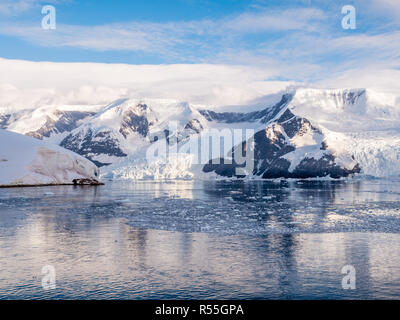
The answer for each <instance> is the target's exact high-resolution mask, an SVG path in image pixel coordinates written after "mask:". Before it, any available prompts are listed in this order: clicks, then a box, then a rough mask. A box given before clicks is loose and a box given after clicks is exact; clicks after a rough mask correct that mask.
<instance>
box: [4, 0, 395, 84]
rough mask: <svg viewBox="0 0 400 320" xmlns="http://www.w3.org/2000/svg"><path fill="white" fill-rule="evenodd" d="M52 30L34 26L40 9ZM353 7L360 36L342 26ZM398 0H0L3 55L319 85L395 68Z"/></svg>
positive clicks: (23, 58)
mask: <svg viewBox="0 0 400 320" xmlns="http://www.w3.org/2000/svg"><path fill="white" fill-rule="evenodd" d="M46 4H51V5H53V6H54V7H55V8H56V14H57V28H56V30H43V29H42V28H41V20H42V17H43V15H42V13H41V8H42V6H43V5H46ZM344 5H353V6H354V7H355V8H356V13H357V28H356V29H355V30H344V29H343V28H342V27H341V20H342V18H343V14H342V13H341V8H342V7H343V6H344ZM399 26H400V1H398V0H343V1H336V0H279V1H278V0H202V1H200V0H168V1H165V0H146V1H143V0H134V1H122V0H114V1H111V0H97V1H94V0H48V1H40V0H0V48H1V51H0V57H2V58H6V59H21V60H30V61H53V62H104V63H127V64H178V63H179V64H181V63H184V64H199V63H200V64H201V63H207V64H230V65H251V66H258V67H260V68H267V69H269V70H270V71H271V72H269V73H268V77H269V79H268V80H293V81H300V80H302V81H304V80H305V81H316V80H321V79H324V78H325V77H327V75H332V73H340V72H346V71H349V70H355V69H362V68H366V66H371V64H373V65H375V66H379V67H381V68H384V69H387V68H389V69H393V70H398V68H399V67H400V63H399V52H400V32H399V30H400V28H399Z"/></svg>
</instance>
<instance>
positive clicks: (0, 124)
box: [0, 114, 11, 129]
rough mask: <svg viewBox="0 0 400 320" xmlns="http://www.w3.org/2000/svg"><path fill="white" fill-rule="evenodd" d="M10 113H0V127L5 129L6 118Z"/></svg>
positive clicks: (6, 124)
mask: <svg viewBox="0 0 400 320" xmlns="http://www.w3.org/2000/svg"><path fill="white" fill-rule="evenodd" d="M10 117H11V115H10V114H3V115H0V129H7V126H8V120H9V119H10Z"/></svg>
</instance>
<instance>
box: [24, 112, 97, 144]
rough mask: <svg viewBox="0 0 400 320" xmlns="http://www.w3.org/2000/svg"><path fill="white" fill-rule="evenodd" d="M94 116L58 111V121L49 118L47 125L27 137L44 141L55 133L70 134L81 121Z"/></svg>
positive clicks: (86, 113) (29, 133) (91, 114)
mask: <svg viewBox="0 0 400 320" xmlns="http://www.w3.org/2000/svg"><path fill="white" fill-rule="evenodd" d="M94 114H95V113H93V112H80V111H57V112H56V113H55V116H56V117H58V120H53V119H52V118H50V117H47V119H46V123H45V124H44V125H43V126H42V127H41V128H40V129H39V130H36V131H31V132H28V133H27V134H26V135H28V136H31V137H33V138H36V139H40V140H42V139H43V138H45V137H46V138H49V137H50V135H51V134H53V133H54V134H58V133H63V132H70V131H72V130H74V129H75V128H77V126H78V122H79V121H80V120H83V119H86V118H88V117H91V116H93V115H94Z"/></svg>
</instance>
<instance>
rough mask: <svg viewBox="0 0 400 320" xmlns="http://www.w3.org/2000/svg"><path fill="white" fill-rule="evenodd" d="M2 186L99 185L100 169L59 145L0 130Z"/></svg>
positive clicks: (0, 176) (0, 174) (0, 183)
mask: <svg viewBox="0 0 400 320" xmlns="http://www.w3.org/2000/svg"><path fill="white" fill-rule="evenodd" d="M0 144H1V146H2V148H1V149H0V187H4V186H22V185H23V186H29V185H52V184H99V181H98V179H99V170H98V168H97V167H96V166H95V165H94V164H93V163H91V162H90V161H88V160H87V159H85V158H83V157H81V156H79V155H77V154H74V153H73V152H71V151H69V150H65V149H63V148H61V147H59V146H57V145H52V144H50V143H48V142H44V141H40V140H38V139H34V138H31V137H27V136H24V135H21V134H17V133H14V132H10V131H7V130H2V129H0Z"/></svg>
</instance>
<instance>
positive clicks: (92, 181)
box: [72, 179, 104, 186]
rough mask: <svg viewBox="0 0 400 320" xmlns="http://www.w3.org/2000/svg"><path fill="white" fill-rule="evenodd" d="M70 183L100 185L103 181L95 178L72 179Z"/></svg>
mask: <svg viewBox="0 0 400 320" xmlns="http://www.w3.org/2000/svg"><path fill="white" fill-rule="evenodd" d="M72 183H73V184H74V185H75V186H101V185H104V183H102V182H100V181H98V180H95V179H74V180H72Z"/></svg>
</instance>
